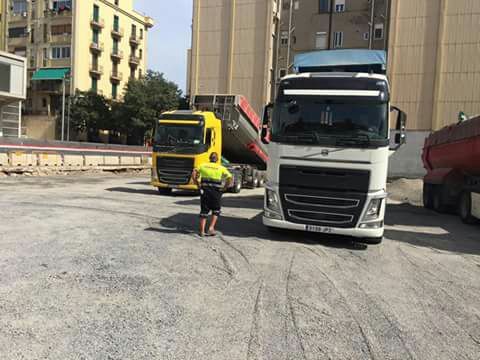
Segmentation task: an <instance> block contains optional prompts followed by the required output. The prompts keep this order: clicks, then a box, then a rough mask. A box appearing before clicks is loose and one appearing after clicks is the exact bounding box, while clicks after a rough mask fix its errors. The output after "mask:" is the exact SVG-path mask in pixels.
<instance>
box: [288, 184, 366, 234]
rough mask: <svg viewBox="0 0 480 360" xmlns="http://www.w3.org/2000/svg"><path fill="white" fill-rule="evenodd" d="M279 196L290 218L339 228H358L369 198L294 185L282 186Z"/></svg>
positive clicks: (364, 195) (303, 222)
mask: <svg viewBox="0 0 480 360" xmlns="http://www.w3.org/2000/svg"><path fill="white" fill-rule="evenodd" d="M280 196H281V203H282V208H283V212H284V214H285V217H286V220H287V221H290V222H293V223H297V224H307V225H320V226H331V227H337V228H352V227H356V225H357V223H358V220H359V218H360V215H361V213H362V210H363V207H364V205H365V201H366V198H367V196H366V194H362V193H352V192H331V191H328V192H327V191H320V190H314V189H303V188H293V187H284V188H280Z"/></svg>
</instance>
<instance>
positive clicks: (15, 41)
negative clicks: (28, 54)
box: [7, 34, 29, 47]
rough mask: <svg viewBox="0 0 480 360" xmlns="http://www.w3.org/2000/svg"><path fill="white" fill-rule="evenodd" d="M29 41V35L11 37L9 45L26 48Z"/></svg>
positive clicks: (8, 41)
mask: <svg viewBox="0 0 480 360" xmlns="http://www.w3.org/2000/svg"><path fill="white" fill-rule="evenodd" d="M28 40H29V36H28V35H27V34H25V35H23V36H18V37H9V38H7V43H8V45H9V46H15V47H20V46H22V47H26V46H27V43H28Z"/></svg>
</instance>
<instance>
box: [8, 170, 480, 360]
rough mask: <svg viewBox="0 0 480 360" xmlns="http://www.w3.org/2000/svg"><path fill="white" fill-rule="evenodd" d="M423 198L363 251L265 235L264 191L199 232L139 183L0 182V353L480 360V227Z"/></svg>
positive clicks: (409, 199) (321, 239)
mask: <svg viewBox="0 0 480 360" xmlns="http://www.w3.org/2000/svg"><path fill="white" fill-rule="evenodd" d="M415 189H416V190H415ZM420 189H421V186H420V187H419V183H418V182H409V181H405V180H399V181H396V182H394V183H392V184H391V187H390V189H389V191H390V193H391V194H392V200H391V201H390V206H389V209H388V218H387V220H386V223H387V238H388V239H386V240H385V241H384V243H383V244H382V245H380V246H370V247H366V246H363V245H359V244H356V243H354V242H352V241H351V239H344V238H337V237H325V236H323V235H322V236H316V235H307V234H302V233H281V234H275V235H272V234H269V233H268V232H267V231H266V230H265V229H264V228H263V226H262V224H261V218H260V214H261V207H262V192H261V191H260V190H255V191H253V190H252V191H244V192H243V193H242V194H240V195H238V196H233V195H232V196H230V195H229V196H227V197H226V198H225V201H224V203H225V204H224V205H225V207H224V210H225V211H224V217H223V218H222V219H221V224H220V230H221V234H219V235H218V236H217V237H215V238H208V239H200V238H198V237H197V236H196V235H195V232H194V230H195V227H196V222H197V216H196V213H197V212H198V199H197V198H196V197H194V196H191V195H186V194H178V195H175V196H172V197H161V196H159V195H157V194H156V192H155V191H154V189H152V188H151V187H150V186H149V185H148V180H147V179H145V178H142V177H138V176H137V177H132V176H99V175H92V176H83V177H79V178H78V179H75V181H73V179H72V177H53V178H51V177H45V178H24V177H22V178H2V179H1V180H0V206H1V207H2V209H3V211H2V213H1V215H0V220H1V221H0V224H1V232H0V249H1V250H0V274H2V276H1V277H0V359H59V360H60V359H61V360H65V359H219V360H220V359H222V360H223V359H229V360H237V359H242V360H243V359H402V360H403V359H421V360H424V359H427V360H429V359H432V360H434V359H435V360H438V359H448V360H450V359H473V360H476V359H480V236H479V231H480V227H479V226H473V227H471V226H466V225H463V224H462V223H461V222H460V221H459V220H458V219H457V217H455V216H448V215H437V214H434V213H432V212H428V211H426V210H424V209H422V208H420V207H417V206H414V204H417V203H418V199H420V197H421V194H420V193H419V192H420ZM412 204H413V205H412Z"/></svg>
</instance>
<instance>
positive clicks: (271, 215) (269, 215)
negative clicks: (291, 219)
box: [264, 210, 282, 220]
mask: <svg viewBox="0 0 480 360" xmlns="http://www.w3.org/2000/svg"><path fill="white" fill-rule="evenodd" d="M264 215H265V217H267V218H269V219H274V220H282V216H281V215H280V214H277V213H274V212H273V211H269V210H265V212H264Z"/></svg>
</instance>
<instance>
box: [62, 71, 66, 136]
mask: <svg viewBox="0 0 480 360" xmlns="http://www.w3.org/2000/svg"><path fill="white" fill-rule="evenodd" d="M62 91H63V92H62V137H61V138H62V141H64V140H65V76H64V77H63V80H62Z"/></svg>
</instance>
